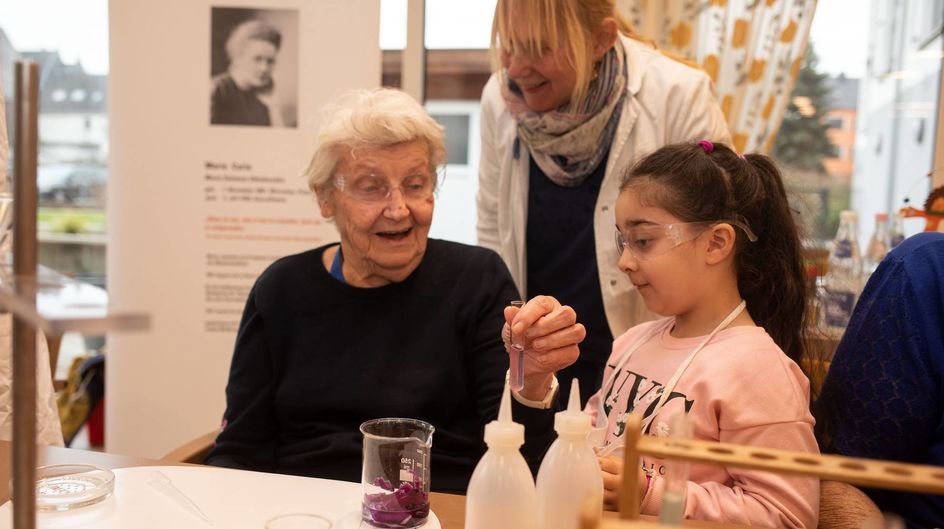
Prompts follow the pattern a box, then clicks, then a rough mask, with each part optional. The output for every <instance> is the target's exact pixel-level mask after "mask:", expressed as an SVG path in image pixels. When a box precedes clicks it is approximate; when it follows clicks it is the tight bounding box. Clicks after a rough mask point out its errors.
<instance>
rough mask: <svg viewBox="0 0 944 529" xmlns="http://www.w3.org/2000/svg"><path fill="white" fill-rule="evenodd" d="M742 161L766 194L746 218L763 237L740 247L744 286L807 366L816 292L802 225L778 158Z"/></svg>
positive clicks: (755, 313) (773, 330)
mask: <svg viewBox="0 0 944 529" xmlns="http://www.w3.org/2000/svg"><path fill="white" fill-rule="evenodd" d="M742 163H746V164H748V165H749V166H750V168H751V171H750V173H752V176H753V177H754V178H756V179H757V180H758V182H759V183H760V185H761V187H762V188H763V195H764V197H763V199H762V200H761V201H760V204H759V205H760V209H759V210H758V211H751V212H750V214H751V217H750V218H746V220H747V222H748V225H750V226H751V227H752V228H754V230H755V232H757V233H758V240H757V241H756V242H755V243H753V244H746V245H742V247H741V251H740V252H739V253H738V287H739V289H740V291H741V295H742V296H743V297H744V299H745V300H747V307H748V310H749V311H750V313H751V317H752V318H753V319H754V321H755V322H756V323H757V324H758V325H760V326H762V327H763V328H764V329H766V330H767V333H768V334H769V335H770V336H771V337H772V338H773V339H774V341H775V342H777V345H779V346H780V348H781V349H783V351H784V352H785V353H786V354H787V356H789V357H790V358H791V359H792V360H793V361H795V362H796V363H797V364H799V365H801V366H803V365H804V360H805V359H806V352H807V349H808V347H807V341H808V340H807V332H808V329H809V326H810V324H811V322H810V321H809V320H810V316H811V312H810V310H809V309H810V303H809V300H810V295H811V293H810V292H809V287H808V283H807V281H806V272H805V269H804V267H803V255H802V243H801V241H800V230H799V228H798V226H797V221H796V218H795V217H794V214H793V211H792V209H791V208H790V203H789V202H788V200H787V193H786V190H785V189H784V185H783V178H782V176H781V174H780V171H779V170H778V169H777V166H776V165H774V163H773V161H771V159H770V158H768V157H766V156H763V155H759V154H749V155H747V156H745V160H744V162H742ZM735 194H737V191H735ZM760 233H763V236H761V235H760ZM742 278H743V279H742Z"/></svg>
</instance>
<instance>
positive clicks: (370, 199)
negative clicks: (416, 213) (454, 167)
mask: <svg viewBox="0 0 944 529" xmlns="http://www.w3.org/2000/svg"><path fill="white" fill-rule="evenodd" d="M333 182H334V187H336V188H338V189H339V190H341V191H343V192H345V193H347V194H348V195H350V196H351V198H353V199H354V200H357V201H358V202H364V203H367V204H382V203H384V202H387V201H388V200H390V196H391V195H393V190H394V189H399V190H400V194H401V195H402V196H403V200H405V201H407V202H420V201H424V200H428V199H429V198H431V197H432V196H433V191H434V189H435V187H436V186H435V184H436V181H435V179H434V178H433V175H430V174H422V173H421V174H414V175H410V176H407V177H406V178H404V179H403V183H402V184H401V185H398V186H394V185H391V183H390V181H389V180H387V179H386V178H384V177H382V176H379V175H376V174H373V173H369V174H363V175H335V177H334V179H333Z"/></svg>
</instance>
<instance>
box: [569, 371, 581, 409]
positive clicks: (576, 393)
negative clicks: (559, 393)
mask: <svg viewBox="0 0 944 529" xmlns="http://www.w3.org/2000/svg"><path fill="white" fill-rule="evenodd" d="M567 411H568V412H571V413H573V412H579V411H580V381H578V380H577V379H576V378H575V379H573V382H571V384H570V399H568V400H567Z"/></svg>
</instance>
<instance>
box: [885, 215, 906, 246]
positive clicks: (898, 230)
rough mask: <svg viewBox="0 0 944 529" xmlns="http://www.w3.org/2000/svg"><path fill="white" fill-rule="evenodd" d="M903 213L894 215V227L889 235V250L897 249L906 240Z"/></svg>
mask: <svg viewBox="0 0 944 529" xmlns="http://www.w3.org/2000/svg"><path fill="white" fill-rule="evenodd" d="M901 219H902V215H901V212H898V213H895V214H894V215H892V226H891V229H890V230H889V233H888V249H889V250H891V249H892V248H895V247H896V246H898V245H899V244H901V241H903V240H905V229H904V227H902V220H901Z"/></svg>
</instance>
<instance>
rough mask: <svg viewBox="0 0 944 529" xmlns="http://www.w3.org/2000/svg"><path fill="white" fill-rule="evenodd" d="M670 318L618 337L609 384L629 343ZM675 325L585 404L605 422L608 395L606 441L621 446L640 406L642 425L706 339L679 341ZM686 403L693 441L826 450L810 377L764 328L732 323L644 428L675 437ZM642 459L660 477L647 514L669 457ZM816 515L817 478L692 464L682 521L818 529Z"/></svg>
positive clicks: (654, 509)
mask: <svg viewBox="0 0 944 529" xmlns="http://www.w3.org/2000/svg"><path fill="white" fill-rule="evenodd" d="M665 321H666V320H661V321H656V322H649V323H644V324H642V325H637V326H636V327H633V328H632V329H630V330H628V331H627V332H626V333H625V334H623V335H622V336H620V337H619V338H617V339H616V341H615V342H614V343H613V354H612V355H611V356H610V358H609V360H608V361H607V366H606V369H605V371H604V374H603V379H604V381H607V380H609V379H610V377H611V376H612V374H613V370H614V366H616V364H617V362H618V360H619V359H620V358H621V357H622V356H623V354H624V353H625V352H626V350H627V348H628V347H629V346H630V345H632V344H633V343H635V342H636V341H637V340H639V339H640V338H641V337H643V336H645V335H646V334H647V333H648V332H649V330H650V328H652V326H653V325H663V324H665ZM669 328H671V326H669V327H666V330H665V331H664V332H662V333H660V334H659V335H658V336H654V337H652V338H651V339H650V340H649V341H648V342H647V343H646V344H645V345H643V346H642V347H640V348H639V349H638V350H636V352H635V353H633V356H632V357H631V358H630V360H629V362H627V364H626V365H624V366H623V367H622V368H621V369H620V371H619V373H617V376H616V379H615V381H614V383H613V384H612V386H610V387H604V388H603V389H602V390H601V391H598V392H597V393H596V395H594V396H593V397H592V398H591V399H590V401H589V402H588V403H587V412H588V413H590V414H591V415H592V416H593V418H594V422H595V423H599V422H600V421H599V417H598V413H597V410H598V405H599V403H600V399H603V402H604V411H605V412H606V415H607V417H608V420H609V422H608V424H607V429H606V444H610V443H612V442H614V441H620V442H621V439H620V438H621V437H622V436H623V434H624V431H623V428H624V426H625V423H624V421H625V418H626V416H628V415H629V413H630V412H632V411H634V410H636V409H637V408H638V409H639V410H640V411H641V410H645V412H644V422H645V418H648V417H649V415H651V414H652V408H654V407H655V405H656V403H657V402H658V400H659V397H660V396H661V392H662V387H663V385H664V384H665V383H666V382H668V381H669V379H670V378H672V375H673V374H674V373H675V371H676V369H677V368H678V366H679V365H680V364H681V363H682V361H683V360H684V359H685V358H686V357H687V356H688V355H689V353H691V352H692V350H694V349H695V347H697V346H698V344H700V343H701V342H702V340H703V339H704V337H703V336H702V337H697V338H673V337H672V336H671V335H670V334H669V332H668V329H669ZM604 383H605V382H604ZM604 390H605V393H601V392H602V391H604ZM683 406H684V408H686V409H687V410H688V412H689V415H690V417H691V418H692V423H693V428H694V430H693V431H694V438H695V439H703V440H711V441H720V442H724V443H734V444H739V445H752V446H763V447H769V448H779V449H783V450H799V451H805V452H811V453H819V449H818V448H817V445H816V440H815V438H814V437H813V417H812V415H811V414H810V412H809V382H808V381H807V379H806V377H805V376H804V375H803V373H802V372H801V371H800V368H799V367H797V365H796V364H795V363H794V362H793V361H791V360H790V359H789V358H787V356H786V355H785V354H784V353H783V351H782V350H781V349H780V348H779V347H778V346H777V344H775V343H774V341H773V339H771V338H770V336H769V335H767V333H766V332H765V331H764V329H763V328H761V327H747V326H739V327H730V328H728V329H725V330H723V331H721V332H719V333H718V334H717V335H715V337H714V338H712V340H711V341H710V342H708V344H707V345H705V347H704V348H703V349H702V350H701V352H699V353H698V355H697V356H696V357H695V359H694V361H693V362H692V363H691V365H689V367H688V369H686V371H685V373H684V374H683V375H682V377H681V378H680V379H679V381H678V384H676V386H675V389H674V390H673V391H672V393H671V394H670V397H669V399H668V400H667V401H666V403H665V405H664V406H663V408H662V409H661V410H660V411H659V412H658V413H657V414H656V417H655V419H653V421H652V423H651V424H650V426H649V429H648V431H646V432H644V433H646V434H651V435H659V436H665V435H668V434H669V433H670V432H669V425H670V424H671V420H672V418H673V417H674V416H675V415H676V414H677V413H679V412H680V411H681V410H682V409H683ZM643 464H644V465H645V467H646V468H649V469H652V470H653V471H654V476H653V479H652V481H651V483H650V485H649V489H648V491H647V492H646V495H645V497H644V498H643V502H642V507H641V510H642V513H643V514H652V515H656V514H658V513H659V510H660V507H661V504H662V493H663V489H664V487H665V480H664V478H662V477H661V476H662V475H664V474H665V464H666V462H664V461H662V460H659V459H654V458H650V457H646V458H644V460H643ZM667 464H671V461H669V462H668V463H667ZM818 513H819V480H817V479H815V478H801V477H789V476H785V475H781V474H775V473H770V472H762V471H758V470H745V469H740V468H726V467H721V466H715V465H699V464H692V466H691V470H690V476H689V482H688V487H687V491H686V503H685V518H694V519H699V520H711V521H717V522H727V523H737V524H743V525H752V526H761V527H789V528H804V529H814V528H815V527H816V524H817V517H818Z"/></svg>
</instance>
